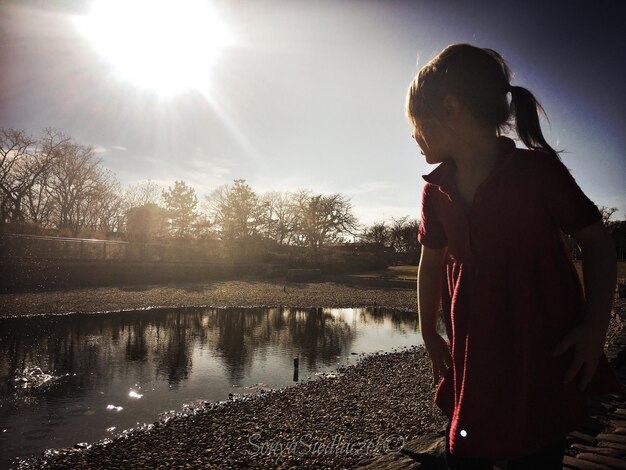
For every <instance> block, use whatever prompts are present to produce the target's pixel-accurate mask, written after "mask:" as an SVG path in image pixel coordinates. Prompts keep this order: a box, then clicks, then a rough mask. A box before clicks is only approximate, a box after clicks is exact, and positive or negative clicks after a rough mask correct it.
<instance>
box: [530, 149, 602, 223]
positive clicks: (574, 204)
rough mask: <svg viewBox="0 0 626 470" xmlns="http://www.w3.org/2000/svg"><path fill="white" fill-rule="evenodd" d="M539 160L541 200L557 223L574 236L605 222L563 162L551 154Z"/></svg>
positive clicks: (546, 154)
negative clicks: (580, 231) (579, 231)
mask: <svg viewBox="0 0 626 470" xmlns="http://www.w3.org/2000/svg"><path fill="white" fill-rule="evenodd" d="M540 158H541V159H542V162H541V163H542V164H541V170H540V171H541V172H542V175H540V176H539V180H540V181H541V182H542V184H541V186H542V187H541V188H540V192H541V198H542V202H543V205H544V207H545V208H546V210H547V212H548V214H549V216H550V217H551V218H552V220H553V221H554V224H555V225H556V226H558V227H559V228H560V229H561V230H563V232H565V233H566V234H568V235H571V234H572V233H575V232H577V231H578V230H580V229H582V228H585V227H587V226H589V225H592V224H594V223H596V222H598V221H600V220H602V213H601V212H600V211H599V210H598V208H597V206H596V205H595V204H594V203H593V202H592V201H591V200H590V199H589V198H588V197H587V196H586V195H585V193H584V192H583V191H582V189H580V186H578V184H577V183H576V180H575V179H574V177H573V176H572V174H571V173H570V171H569V170H568V169H567V167H566V166H565V165H564V164H563V162H561V160H560V159H559V158H558V157H557V156H556V155H553V154H548V153H545V154H543V155H541V157H540Z"/></svg>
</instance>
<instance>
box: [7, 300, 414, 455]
mask: <svg viewBox="0 0 626 470" xmlns="http://www.w3.org/2000/svg"><path fill="white" fill-rule="evenodd" d="M421 343H422V340H421V337H420V336H419V333H418V319H417V314H415V313H409V312H402V311H398V310H385V309H380V308H352V309H333V308H311V309H296V308H223V309H217V308H178V309H155V310H142V311H132V312H119V313H102V314H72V315H49V316H39V317H31V318H3V319H0V456H1V457H0V466H3V467H5V466H7V465H9V462H10V461H11V459H13V458H14V457H16V456H25V455H31V454H35V455H41V452H42V451H43V450H45V449H47V448H55V447H69V446H72V445H74V444H75V443H78V442H93V441H98V440H101V439H104V438H107V437H109V438H111V437H114V436H115V435H116V434H118V433H119V432H121V431H122V430H124V429H128V428H132V427H136V426H137V425H139V424H143V423H152V422H154V421H155V420H157V419H159V415H160V413H163V412H167V411H169V410H174V411H181V409H182V407H183V405H184V404H188V403H194V402H197V401H199V400H208V401H221V400H227V399H229V394H234V397H235V398H236V397H237V396H238V395H239V394H254V393H261V392H260V390H262V389H265V388H266V387H267V388H278V387H284V386H289V385H293V384H295V383H296V382H295V381H294V367H293V359H294V357H298V358H299V369H298V373H299V374H298V379H299V381H303V380H307V379H308V378H309V377H311V379H315V378H316V377H318V376H319V374H321V373H327V372H330V371H333V370H335V369H336V367H337V366H338V365H340V364H354V363H355V362H357V360H358V357H359V354H362V353H363V354H365V353H371V352H375V351H391V350H392V349H393V348H401V347H405V346H406V347H410V346H411V345H415V344H421ZM355 353H356V354H355ZM316 374H318V375H316Z"/></svg>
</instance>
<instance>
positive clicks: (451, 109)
mask: <svg viewBox="0 0 626 470" xmlns="http://www.w3.org/2000/svg"><path fill="white" fill-rule="evenodd" d="M460 106H461V103H459V100H458V98H457V97H456V96H454V95H452V94H450V93H448V94H447V95H446V97H445V98H444V99H443V111H444V113H445V116H446V118H447V119H450V118H453V119H454V118H456V117H457V116H458V115H459V111H460V109H459V108H460Z"/></svg>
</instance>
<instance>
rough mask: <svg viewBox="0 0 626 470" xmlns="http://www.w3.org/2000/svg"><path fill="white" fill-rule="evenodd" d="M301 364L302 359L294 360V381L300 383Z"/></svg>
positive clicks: (295, 358)
mask: <svg viewBox="0 0 626 470" xmlns="http://www.w3.org/2000/svg"><path fill="white" fill-rule="evenodd" d="M299 362H300V359H299V358H297V357H294V358H293V381H294V382H297V381H298V366H299Z"/></svg>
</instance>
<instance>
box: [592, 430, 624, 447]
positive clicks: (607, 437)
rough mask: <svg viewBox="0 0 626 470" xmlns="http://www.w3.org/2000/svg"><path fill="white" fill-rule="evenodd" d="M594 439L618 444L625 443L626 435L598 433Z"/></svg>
mask: <svg viewBox="0 0 626 470" xmlns="http://www.w3.org/2000/svg"><path fill="white" fill-rule="evenodd" d="M596 439H597V440H599V441H609V442H619V443H620V444H625V445H626V436H624V435H622V434H613V433H604V432H602V433H600V434H598V435H597V436H596Z"/></svg>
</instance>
